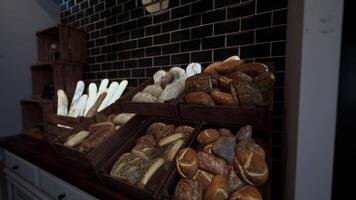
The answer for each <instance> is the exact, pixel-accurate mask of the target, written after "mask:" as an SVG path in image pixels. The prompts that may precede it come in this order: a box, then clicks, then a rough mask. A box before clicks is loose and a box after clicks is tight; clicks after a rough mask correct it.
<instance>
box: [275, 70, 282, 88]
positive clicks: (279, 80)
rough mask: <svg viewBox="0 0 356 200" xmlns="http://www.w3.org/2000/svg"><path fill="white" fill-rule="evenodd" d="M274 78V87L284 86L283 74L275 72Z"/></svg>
mask: <svg viewBox="0 0 356 200" xmlns="http://www.w3.org/2000/svg"><path fill="white" fill-rule="evenodd" d="M274 76H275V78H276V82H275V84H274V85H275V86H281V87H283V86H284V72H275V73H274Z"/></svg>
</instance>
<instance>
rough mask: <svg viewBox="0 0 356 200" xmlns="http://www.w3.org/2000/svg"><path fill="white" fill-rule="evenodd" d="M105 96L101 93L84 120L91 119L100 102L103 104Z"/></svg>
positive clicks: (104, 93)
mask: <svg viewBox="0 0 356 200" xmlns="http://www.w3.org/2000/svg"><path fill="white" fill-rule="evenodd" d="M106 95H107V93H106V92H103V93H101V94H100V95H99V97H98V98H97V99H96V101H95V103H94V105H93V106H92V107H91V108H90V109H89V111H88V112H87V114H86V115H85V116H84V117H86V118H89V117H93V116H94V115H95V113H96V110H98V108H99V106H100V104H101V102H103V100H104V99H105V97H106Z"/></svg>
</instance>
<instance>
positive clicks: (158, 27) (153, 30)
mask: <svg viewBox="0 0 356 200" xmlns="http://www.w3.org/2000/svg"><path fill="white" fill-rule="evenodd" d="M145 31H146V35H154V34H158V33H160V32H161V25H160V24H158V25H155V26H149V27H146V28H145Z"/></svg>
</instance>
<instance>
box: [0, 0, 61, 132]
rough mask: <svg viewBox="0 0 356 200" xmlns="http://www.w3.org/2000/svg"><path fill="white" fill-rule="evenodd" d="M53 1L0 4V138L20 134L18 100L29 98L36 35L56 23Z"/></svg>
mask: <svg viewBox="0 0 356 200" xmlns="http://www.w3.org/2000/svg"><path fill="white" fill-rule="evenodd" d="M59 13H60V7H59V6H58V5H57V4H56V3H55V1H53V0H0V91H1V93H0V96H1V97H0V113H1V116H0V127H1V131H0V136H4V135H13V134H18V133H19V132H20V130H21V109H20V99H22V98H28V97H30V95H31V73H30V65H31V64H34V63H36V60H37V43H36V32H37V31H39V30H42V29H45V28H47V27H50V26H53V25H55V24H57V23H59V21H60V17H59V16H60V14H59Z"/></svg>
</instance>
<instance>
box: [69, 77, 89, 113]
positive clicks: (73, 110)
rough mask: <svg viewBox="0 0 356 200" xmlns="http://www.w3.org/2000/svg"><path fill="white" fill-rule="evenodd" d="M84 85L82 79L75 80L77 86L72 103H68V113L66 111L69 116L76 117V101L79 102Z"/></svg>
mask: <svg viewBox="0 0 356 200" xmlns="http://www.w3.org/2000/svg"><path fill="white" fill-rule="evenodd" d="M84 87H85V84H84V82H83V81H78V82H77V86H76V87H75V91H74V95H73V99H72V103H71V104H70V109H69V113H68V116H69V117H77V114H78V111H77V110H78V102H79V99H80V97H81V96H82V95H83V92H84Z"/></svg>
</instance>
